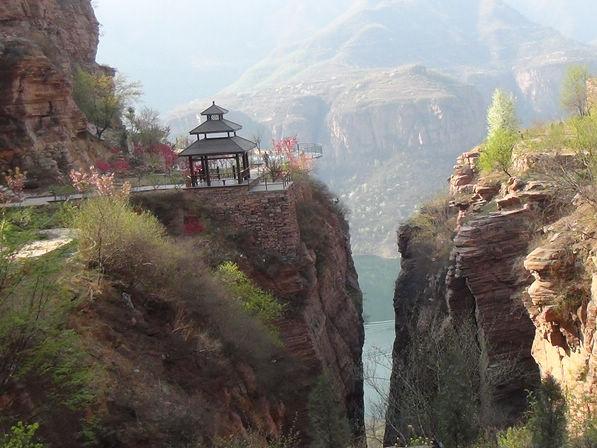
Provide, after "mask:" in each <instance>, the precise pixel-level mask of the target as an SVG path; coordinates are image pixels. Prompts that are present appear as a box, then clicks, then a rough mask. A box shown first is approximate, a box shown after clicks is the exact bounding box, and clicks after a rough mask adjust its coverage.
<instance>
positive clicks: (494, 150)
mask: <svg viewBox="0 0 597 448" xmlns="http://www.w3.org/2000/svg"><path fill="white" fill-rule="evenodd" d="M517 142H518V135H517V134H516V133H515V132H512V131H510V130H507V129H497V130H495V131H494V132H493V133H492V134H491V136H490V137H489V138H488V139H487V142H485V144H484V145H483V150H482V151H481V156H480V157H479V168H481V171H483V172H484V173H491V172H493V171H496V170H498V171H502V172H504V173H505V174H506V175H508V176H510V173H509V172H508V170H509V169H510V166H511V165H512V151H513V150H514V146H515V145H516V143H517Z"/></svg>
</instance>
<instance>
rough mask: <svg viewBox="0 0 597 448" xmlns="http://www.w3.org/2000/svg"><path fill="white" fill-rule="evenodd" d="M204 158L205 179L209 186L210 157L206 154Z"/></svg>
mask: <svg viewBox="0 0 597 448" xmlns="http://www.w3.org/2000/svg"><path fill="white" fill-rule="evenodd" d="M203 160H204V161H205V162H204V163H205V181H206V182H207V186H208V187H211V178H210V177H209V157H208V156H205V157H204V158H203Z"/></svg>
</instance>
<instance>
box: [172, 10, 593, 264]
mask: <svg viewBox="0 0 597 448" xmlns="http://www.w3.org/2000/svg"><path fill="white" fill-rule="evenodd" d="M596 61H597V51H596V50H595V49H594V48H592V47H590V46H587V45H584V44H581V43H578V42H576V41H574V40H571V39H568V38H565V37H563V36H562V35H561V34H559V33H558V32H556V31H555V30H553V29H551V28H546V27H542V26H539V25H536V24H534V23H533V22H531V21H529V20H528V19H526V18H525V17H524V16H522V15H521V14H520V13H519V12H517V11H516V10H514V9H512V8H511V7H509V6H507V5H506V4H505V3H503V2H501V1H498V0H425V1H422V0H383V1H363V2H359V3H358V4H357V5H356V6H355V7H353V8H352V9H351V10H350V11H348V12H346V13H344V14H342V15H341V16H339V17H338V18H337V19H335V20H334V21H333V22H332V23H331V24H330V25H328V26H327V27H325V28H324V29H323V30H321V31H320V32H318V33H315V34H314V35H313V36H311V37H310V38H308V39H306V40H305V41H302V42H300V43H294V44H292V45H287V46H283V47H280V48H278V49H277V50H276V51H274V52H272V53H271V54H270V55H268V56H267V57H265V58H264V59H262V60H261V61H260V62H258V63H257V64H255V65H254V66H253V67H252V68H250V69H249V70H247V71H246V72H245V73H244V74H243V75H242V76H241V77H240V78H239V79H238V80H237V81H236V82H235V83H233V84H231V85H230V86H229V87H227V88H226V89H224V90H223V91H222V92H220V93H219V94H217V95H216V96H215V98H217V100H218V102H220V103H221V104H223V105H225V106H226V107H229V108H231V109H232V110H234V111H242V112H243V115H242V116H238V115H237V117H236V118H237V119H239V120H241V121H242V122H244V123H245V124H248V126H247V127H248V129H247V132H248V134H249V136H250V134H251V133H256V134H259V135H261V136H262V137H263V138H264V140H265V141H267V140H268V139H269V138H270V137H281V136H284V135H294V134H297V135H298V136H299V139H300V140H301V141H303V142H320V143H323V144H324V145H325V147H326V155H325V158H324V160H323V161H322V162H321V164H320V166H319V174H320V175H321V176H322V177H323V179H324V180H326V182H328V183H329V184H330V185H331V186H332V188H334V189H335V190H336V191H337V192H338V193H339V194H340V195H341V197H342V198H343V199H344V200H345V201H346V202H347V204H348V206H349V207H350V208H351V210H352V219H351V224H352V238H353V248H354V250H355V252H356V253H357V254H359V253H369V254H382V255H385V256H392V255H394V249H393V247H394V239H395V227H396V220H397V219H401V218H404V217H406V216H407V215H408V214H410V213H411V212H412V210H413V208H414V206H415V204H417V203H420V202H421V201H422V200H423V199H424V198H425V196H427V195H429V194H431V193H432V192H433V191H435V190H436V189H439V188H440V187H441V185H442V184H443V182H444V181H445V178H446V177H447V176H448V174H449V172H450V168H451V165H452V162H453V160H454V159H455V157H456V156H457V155H458V154H459V153H461V152H462V151H464V150H466V149H467V148H469V147H471V146H473V145H475V144H477V143H479V142H480V141H481V140H482V138H483V136H484V132H485V118H484V117H485V108H486V106H487V103H488V100H489V97H490V95H491V93H492V91H493V90H494V89H495V88H496V87H503V88H507V89H509V90H511V91H513V92H514V93H515V94H516V96H517V97H518V101H519V108H520V112H521V116H522V118H523V119H524V121H525V122H526V123H529V122H531V121H537V120H540V119H554V118H558V117H559V116H560V109H559V85H560V81H561V77H562V74H563V72H564V70H565V68H566V66H567V65H569V64H571V63H578V62H580V63H589V64H594V63H595V62H596ZM206 101H207V99H202V100H198V101H195V102H192V103H190V104H189V105H187V106H185V107H182V108H179V109H178V110H176V111H175V112H174V113H172V114H171V115H170V116H169V118H170V124H171V125H172V127H173V129H174V130H175V131H177V132H184V131H185V130H188V129H190V128H192V127H193V126H194V124H195V123H196V121H197V112H198V111H200V110H201V109H202V108H203V107H204V105H205V104H206ZM422 177H424V178H425V180H426V181H425V182H424V183H423V182H421V178H422Z"/></svg>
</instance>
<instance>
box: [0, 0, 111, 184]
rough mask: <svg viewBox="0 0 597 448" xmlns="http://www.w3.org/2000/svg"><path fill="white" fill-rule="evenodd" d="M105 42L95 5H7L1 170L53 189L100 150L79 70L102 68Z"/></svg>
mask: <svg viewBox="0 0 597 448" xmlns="http://www.w3.org/2000/svg"><path fill="white" fill-rule="evenodd" d="M98 38H99V25H98V22H97V20H96V18H95V15H94V12H93V8H92V7H91V3H90V1H89V0H76V1H72V2H63V1H59V0H43V1H32V0H8V1H4V2H2V4H1V5H0V91H1V92H2V97H1V98H0V171H5V170H6V169H8V168H14V167H15V166H19V167H21V168H22V169H24V170H26V171H28V173H29V177H30V180H31V182H32V184H38V183H45V184H48V183H51V181H52V180H53V179H55V178H57V177H59V176H60V175H61V174H65V173H66V172H67V171H68V169H69V168H70V167H71V166H72V165H73V164H74V163H77V162H83V163H87V164H89V159H88V153H92V152H93V151H97V150H100V147H101V145H99V144H98V143H97V142H95V141H93V139H92V138H91V137H90V136H88V135H87V123H86V121H85V118H84V116H83V115H82V113H81V112H80V111H79V109H78V108H77V106H76V104H75V102H74V100H73V98H72V73H73V70H74V69H75V68H76V67H78V66H80V67H83V68H86V69H87V70H98V69H100V67H98V66H97V65H96V63H95V56H96V51H97V45H98ZM102 70H108V71H109V70H110V69H107V68H102ZM32 186H33V185H32Z"/></svg>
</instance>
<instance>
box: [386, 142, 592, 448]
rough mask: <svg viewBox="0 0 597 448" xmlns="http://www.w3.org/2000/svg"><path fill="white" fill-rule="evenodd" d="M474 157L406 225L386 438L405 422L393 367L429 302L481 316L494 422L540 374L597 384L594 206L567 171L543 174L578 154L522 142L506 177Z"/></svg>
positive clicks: (487, 411) (579, 384) (518, 407)
mask: <svg viewBox="0 0 597 448" xmlns="http://www.w3.org/2000/svg"><path fill="white" fill-rule="evenodd" d="M478 157H479V149H475V150H473V151H470V152H467V153H465V154H463V155H462V156H460V157H459V158H458V162H457V165H456V166H455V167H454V174H453V176H452V177H451V179H450V195H449V197H447V198H446V199H444V200H443V202H441V201H440V202H441V204H440V205H438V204H435V205H434V204H428V205H425V206H423V207H422V208H421V211H420V213H419V214H418V215H415V217H414V218H412V219H411V220H410V221H409V223H407V224H405V225H404V226H402V227H401V229H400V232H399V249H400V252H401V254H402V272H401V274H400V277H399V279H398V282H397V284H396V293H395V298H394V306H395V310H396V335H397V336H396V341H395V345H394V353H393V357H394V371H393V373H392V393H391V395H390V397H391V401H390V406H389V409H388V414H387V423H388V427H387V428H388V429H387V431H386V442H387V443H390V442H391V441H395V440H396V437H399V436H400V435H404V434H407V433H408V431H407V428H406V427H405V417H404V415H402V414H401V408H400V401H399V400H400V394H401V390H402V389H401V382H402V381H403V380H402V378H403V376H402V375H401V374H400V372H399V371H398V370H397V369H398V368H399V366H400V365H403V362H404V360H405V359H407V357H408V356H409V351H410V346H411V345H412V343H411V339H412V337H413V334H414V333H413V331H415V330H414V329H417V328H421V326H424V325H425V322H426V321H427V320H428V319H429V315H430V314H431V315H436V316H437V315H439V316H441V317H440V321H443V322H444V325H448V324H449V323H454V322H458V321H460V320H461V319H463V318H465V319H472V321H473V322H474V327H475V331H476V338H477V341H478V344H479V347H480V354H479V358H478V359H477V360H476V362H477V363H478V365H479V369H480V385H479V387H480V390H481V394H480V401H481V415H480V418H481V419H482V420H483V419H486V421H490V422H491V425H493V426H494V427H500V426H504V425H507V424H511V423H512V422H514V421H515V420H516V418H517V417H518V416H520V414H521V412H523V411H524V409H525V407H526V391H527V390H529V389H532V388H533V387H534V386H535V385H536V384H538V382H539V378H540V375H541V376H546V375H551V376H553V377H554V378H555V379H556V380H557V381H558V382H559V384H560V385H561V386H562V388H563V389H564V390H565V391H566V392H567V393H570V394H571V396H572V397H573V398H572V399H573V401H575V400H576V401H578V402H581V401H582V402H583V403H584V401H586V398H587V397H589V398H590V397H594V396H595V387H596V386H595V384H596V380H595V378H596V365H595V331H596V327H595V310H596V306H595V300H596V299H597V296H596V290H595V281H596V279H595V274H594V273H595V266H594V263H595V253H596V252H595V251H596V249H597V246H596V245H595V235H596V230H595V222H594V216H595V212H594V209H593V208H592V206H591V204H590V203H589V202H590V200H589V199H583V197H578V196H577V197H576V198H575V200H574V202H573V204H571V202H572V201H571V200H570V197H569V196H568V195H567V194H565V193H563V191H562V188H561V183H562V182H560V183H558V181H557V180H555V178H554V177H553V176H551V177H550V176H546V175H545V174H544V173H545V172H551V171H545V170H546V167H556V168H558V167H559V169H560V170H561V169H562V167H569V166H571V165H570V164H574V163H575V162H574V161H575V158H574V156H573V155H571V154H570V153H566V152H565V151H564V152H563V154H562V153H561V152H559V153H545V154H543V153H531V154H530V155H529V154H528V153H525V151H518V153H516V154H515V158H514V163H513V166H514V168H513V174H514V176H515V177H511V178H509V179H508V178H504V177H503V176H499V175H498V176H496V175H490V176H481V175H480V174H479V173H478V171H477V168H476V161H477V159H478ZM587 197H588V196H587ZM564 198H568V199H564ZM429 227H431V230H429ZM430 240H431V241H432V243H430V242H429V241H430ZM442 248H443V249H442ZM440 328H441V325H440V326H438V327H436V329H435V330H433V329H432V331H436V332H437V331H440ZM496 379H497V380H496ZM589 401H590V400H589ZM585 404H586V403H585ZM593 405H594V403H593Z"/></svg>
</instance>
